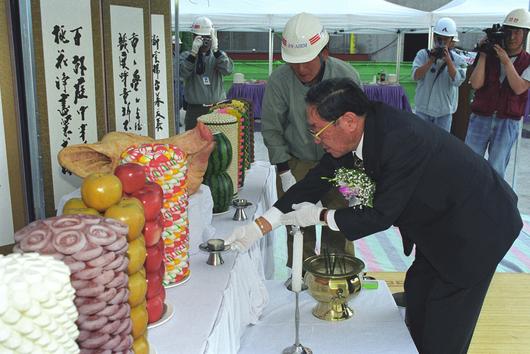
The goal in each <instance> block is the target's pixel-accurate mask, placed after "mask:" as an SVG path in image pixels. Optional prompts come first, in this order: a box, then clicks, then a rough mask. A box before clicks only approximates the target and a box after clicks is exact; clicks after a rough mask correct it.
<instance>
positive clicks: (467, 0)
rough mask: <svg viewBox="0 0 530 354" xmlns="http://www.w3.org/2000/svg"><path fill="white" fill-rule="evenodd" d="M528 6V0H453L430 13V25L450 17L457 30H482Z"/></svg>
mask: <svg viewBox="0 0 530 354" xmlns="http://www.w3.org/2000/svg"><path fill="white" fill-rule="evenodd" d="M528 4H529V1H528V0H453V1H451V2H449V3H447V4H446V5H444V6H442V7H440V8H439V9H436V10H434V11H433V12H432V17H433V18H432V20H433V22H432V23H433V24H434V23H435V22H436V21H437V20H438V19H439V18H441V17H450V18H452V19H453V20H454V21H455V22H456V26H457V28H459V29H467V30H482V29H484V28H487V27H491V25H493V24H494V23H502V21H504V18H505V17H506V15H507V14H508V12H510V11H512V10H514V9H518V8H523V9H528Z"/></svg>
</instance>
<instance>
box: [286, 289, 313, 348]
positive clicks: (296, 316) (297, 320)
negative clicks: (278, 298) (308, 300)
mask: <svg viewBox="0 0 530 354" xmlns="http://www.w3.org/2000/svg"><path fill="white" fill-rule="evenodd" d="M295 294H296V308H295V312H294V327H295V340H294V344H293V345H291V346H290V347H287V348H285V349H284V350H283V351H282V354H313V351H312V350H311V349H309V348H308V347H304V346H303V345H302V344H300V336H299V335H300V308H299V306H298V296H299V293H298V292H295Z"/></svg>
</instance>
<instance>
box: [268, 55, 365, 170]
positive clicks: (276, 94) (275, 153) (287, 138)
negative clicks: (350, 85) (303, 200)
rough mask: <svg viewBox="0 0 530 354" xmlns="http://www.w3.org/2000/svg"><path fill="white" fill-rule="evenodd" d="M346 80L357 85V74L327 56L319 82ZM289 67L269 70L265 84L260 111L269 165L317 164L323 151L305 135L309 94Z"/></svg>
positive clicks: (307, 134)
mask: <svg viewBox="0 0 530 354" xmlns="http://www.w3.org/2000/svg"><path fill="white" fill-rule="evenodd" d="M337 77H349V78H351V79H352V80H354V81H355V82H356V83H357V84H359V85H360V79H359V74H358V73H357V71H356V70H355V69H354V68H353V67H352V66H351V65H350V64H348V63H345V62H343V61H341V60H339V59H335V58H332V57H328V59H327V60H326V66H325V69H324V76H323V78H322V80H326V79H331V78H337ZM309 88H310V87H309V86H305V85H304V84H302V83H301V82H300V80H299V79H298V78H297V77H296V75H295V73H294V71H293V70H292V69H291V67H290V66H289V64H283V65H282V66H280V67H278V68H277V69H276V70H274V71H273V73H272V74H271V76H270V78H269V80H268V81H267V88H266V89H265V96H264V98H263V105H262V111H261V124H262V134H263V140H264V143H265V146H266V147H267V150H268V152H269V159H270V162H271V163H272V164H278V163H280V162H286V161H288V160H289V159H291V157H296V158H298V159H300V160H308V161H318V160H320V158H321V157H322V155H324V150H323V149H322V148H321V147H320V146H319V145H317V144H315V142H314V141H313V137H312V136H311V134H310V133H309V132H308V128H309V126H308V125H307V118H306V103H305V95H306V94H307V91H309Z"/></svg>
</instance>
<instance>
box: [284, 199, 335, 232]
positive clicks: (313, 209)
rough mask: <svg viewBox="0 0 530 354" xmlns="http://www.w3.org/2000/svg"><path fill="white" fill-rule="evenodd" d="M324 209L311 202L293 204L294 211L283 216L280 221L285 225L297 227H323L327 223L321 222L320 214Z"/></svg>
mask: <svg viewBox="0 0 530 354" xmlns="http://www.w3.org/2000/svg"><path fill="white" fill-rule="evenodd" d="M322 209H323V208H322V207H319V206H316V205H315V204H313V203H309V202H303V203H300V204H293V210H294V211H291V212H290V213H287V214H284V215H282V216H281V217H280V221H281V222H282V224H284V225H297V226H301V227H306V226H311V225H323V224H325V223H324V222H323V221H320V212H321V211H322Z"/></svg>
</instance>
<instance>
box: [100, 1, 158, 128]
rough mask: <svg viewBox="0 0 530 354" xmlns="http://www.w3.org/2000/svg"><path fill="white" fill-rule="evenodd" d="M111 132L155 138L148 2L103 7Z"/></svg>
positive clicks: (116, 3)
mask: <svg viewBox="0 0 530 354" xmlns="http://www.w3.org/2000/svg"><path fill="white" fill-rule="evenodd" d="M103 23H104V33H105V39H104V46H105V57H106V58H108V59H106V77H107V102H108V110H107V112H108V119H109V127H110V130H115V131H123V132H130V133H135V134H139V135H150V136H154V133H153V94H152V88H153V86H152V75H151V50H150V47H151V45H150V43H151V40H150V33H151V31H150V29H149V2H147V1H140V0H130V1H127V0H105V1H104V5H103Z"/></svg>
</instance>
